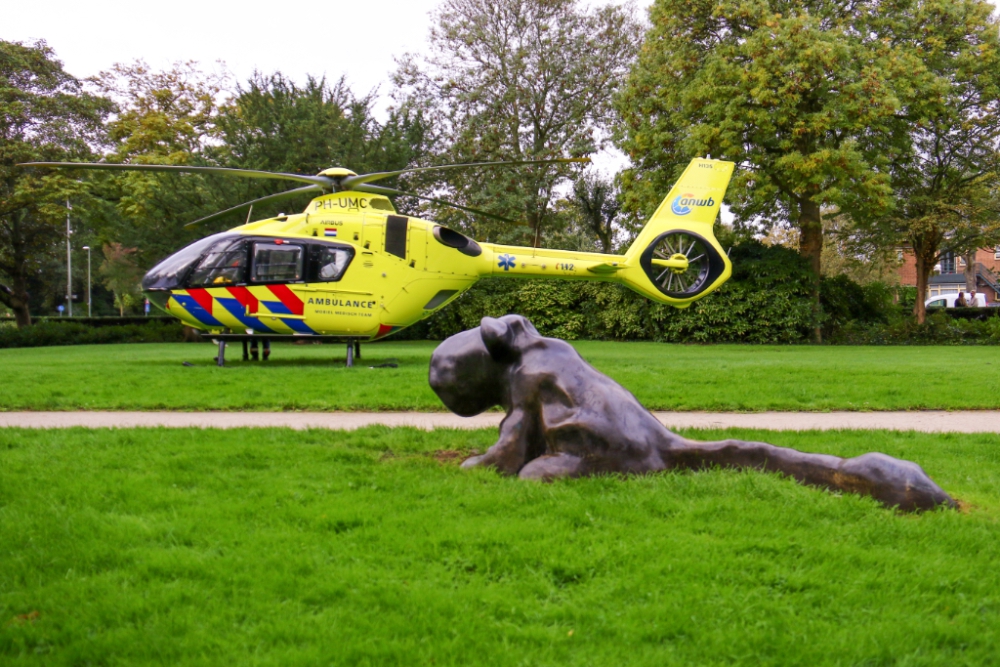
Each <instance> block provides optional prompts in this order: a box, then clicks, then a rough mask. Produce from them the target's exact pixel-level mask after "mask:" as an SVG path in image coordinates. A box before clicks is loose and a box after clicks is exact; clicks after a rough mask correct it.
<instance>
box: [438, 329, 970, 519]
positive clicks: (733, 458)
mask: <svg viewBox="0 0 1000 667" xmlns="http://www.w3.org/2000/svg"><path fill="white" fill-rule="evenodd" d="M430 384H431V387H432V388H433V389H434V391H435V393H437V395H438V396H439V397H440V398H441V400H442V402H444V404H445V405H446V406H447V407H448V408H449V409H450V410H451V411H452V412H455V413H456V414H459V415H462V416H465V417H471V416H473V415H476V414H479V413H481V412H483V411H485V410H488V409H489V408H491V407H493V406H497V405H499V406H502V407H503V408H504V409H505V410H506V412H507V416H506V417H505V418H504V420H503V423H502V424H501V425H500V438H499V439H498V440H497V442H496V444H494V445H493V446H492V447H490V448H489V450H488V451H487V452H486V453H485V454H482V455H480V456H473V457H472V458H469V459H467V460H466V461H465V462H464V463H463V464H462V467H465V468H468V467H472V466H489V467H492V468H495V469H496V470H498V471H500V472H501V473H504V474H507V475H519V476H520V477H522V478H524V479H542V480H551V479H554V478H557V477H580V476H584V475H594V474H602V473H626V474H628V473H649V472H656V471H659V470H668V469H699V468H707V467H713V466H719V467H729V468H757V469H761V470H766V471H773V472H780V473H783V474H785V475H788V476H789V477H793V478H795V479H796V480H798V481H799V482H802V483H803V484H809V485H813V486H819V487H823V488H827V489H833V490H839V491H848V492H852V493H859V494H862V495H868V496H871V497H873V498H875V499H876V500H878V501H880V502H881V503H883V504H884V505H886V506H889V507H898V508H899V509H901V510H905V511H915V510H925V509H932V508H934V507H937V506H939V505H945V506H947V507H955V506H956V503H955V501H954V500H952V498H951V497H950V496H949V495H948V494H947V493H945V492H944V491H943V490H941V488H940V487H939V486H938V485H937V484H935V483H934V482H933V481H932V480H931V479H930V477H928V476H927V474H926V473H925V472H924V471H923V469H922V468H921V467H920V466H919V465H917V464H916V463H913V462H910V461H903V460H900V459H896V458H893V457H891V456H886V455H885V454H878V453H872V454H864V455H862V456H857V457H854V458H850V459H842V458H840V457H836V456H829V455H825V454H808V453H804V452H799V451H796V450H794V449H789V448H786V447H776V446H774V445H769V444H767V443H763V442H747V441H743V440H723V441H719V442H698V441H695V440H688V439H687V438H682V437H681V436H679V435H677V434H675V433H673V432H671V431H670V430H668V429H667V428H666V427H665V426H663V424H661V423H660V422H659V420H657V419H656V417H654V416H653V415H652V414H651V413H650V412H649V411H648V410H647V409H646V408H644V407H643V406H642V405H641V404H640V403H639V401H638V400H636V398H635V397H634V396H633V395H632V394H631V393H630V392H629V391H628V390H626V389H625V388H624V387H622V386H621V385H619V384H618V383H617V382H615V381H614V380H612V379H611V378H609V377H607V376H606V375H604V374H602V373H600V372H598V371H597V370H596V369H595V368H593V367H592V366H591V365H590V364H588V363H587V362H586V361H584V360H583V358H582V357H580V355H579V354H578V353H577V351H576V350H575V349H574V348H573V347H572V346H571V345H569V344H568V343H566V342H565V341H562V340H559V339H555V338H545V337H543V336H541V335H540V334H539V333H538V331H537V330H535V327H534V326H532V324H531V322H529V321H528V320H527V319H526V318H524V317H522V316H520V315H506V316H504V317H501V318H499V319H494V318H491V317H486V318H484V319H483V320H482V323H481V324H480V326H478V327H476V328H475V329H470V330H468V331H464V332H462V333H459V334H456V335H454V336H451V337H450V338H448V339H447V340H445V341H444V342H442V343H441V344H440V345H439V346H438V347H437V349H436V350H435V351H434V354H433V356H432V357H431V365H430Z"/></svg>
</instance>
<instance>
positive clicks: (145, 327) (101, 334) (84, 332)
mask: <svg viewBox="0 0 1000 667" xmlns="http://www.w3.org/2000/svg"><path fill="white" fill-rule="evenodd" d="M183 339H184V330H183V328H182V327H181V325H180V324H179V323H177V322H176V321H174V322H163V321H160V320H158V319H157V320H155V321H152V322H149V323H143V324H119V325H111V326H99V327H95V326H89V325H87V324H82V323H79V322H59V321H58V320H55V321H40V322H36V323H35V324H33V325H32V326H30V327H25V328H23V329H16V328H12V327H0V348H11V347H48V346H52V345H108V344H114V343H176V342H180V341H182V340H183Z"/></svg>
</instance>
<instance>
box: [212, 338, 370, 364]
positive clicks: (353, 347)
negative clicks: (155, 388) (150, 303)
mask: <svg viewBox="0 0 1000 667" xmlns="http://www.w3.org/2000/svg"><path fill="white" fill-rule="evenodd" d="M201 337H202V339H203V340H210V341H212V342H213V343H216V344H217V345H218V346H219V353H218V355H217V356H216V357H215V364H216V365H217V366H225V365H226V341H229V340H239V341H247V340H260V339H261V338H267V339H268V340H339V341H341V342H344V343H347V367H348V368H351V367H353V366H354V360H355V359H360V358H361V341H360V340H359V339H358V338H355V337H352V336H315V335H310V336H295V335H289V334H284V335H282V334H277V335H268V336H259V335H255V334H232V333H226V334H212V333H203V334H201ZM244 361H245V360H244Z"/></svg>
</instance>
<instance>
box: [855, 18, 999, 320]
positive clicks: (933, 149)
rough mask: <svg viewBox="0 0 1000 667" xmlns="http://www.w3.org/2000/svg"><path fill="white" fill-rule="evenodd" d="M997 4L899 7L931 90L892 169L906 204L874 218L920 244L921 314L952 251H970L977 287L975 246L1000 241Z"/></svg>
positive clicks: (919, 79) (924, 88)
mask: <svg viewBox="0 0 1000 667" xmlns="http://www.w3.org/2000/svg"><path fill="white" fill-rule="evenodd" d="M993 9H994V8H993V6H992V5H991V4H990V3H988V2H986V1H985V0H955V1H953V0H949V1H947V2H945V1H944V0H924V1H921V2H914V3H912V4H911V5H910V6H909V7H908V12H907V13H906V14H905V15H901V16H899V17H897V20H900V21H903V20H905V21H906V23H907V24H908V25H909V29H908V30H907V32H906V33H902V35H903V37H902V39H901V40H900V41H901V42H902V43H904V44H905V45H906V47H907V48H908V50H910V51H911V52H912V53H914V54H916V55H917V56H918V58H919V62H918V66H916V67H914V72H915V76H914V79H915V81H916V84H917V89H918V90H920V91H921V94H920V95H918V96H915V97H914V98H913V101H912V103H911V105H910V108H909V110H908V111H909V113H908V114H907V116H905V117H901V118H900V122H901V123H902V124H905V126H904V127H903V128H902V130H901V131H905V132H906V134H907V135H908V137H909V139H910V142H909V145H908V148H907V150H906V151H903V152H901V153H899V154H898V155H897V156H896V157H895V159H894V160H893V162H892V165H891V170H890V172H889V173H890V174H891V176H892V188H893V191H894V193H895V195H896V198H897V200H898V202H899V204H898V206H897V207H896V208H895V210H893V211H892V212H891V213H890V214H889V215H886V216H883V217H882V218H879V219H876V220H874V221H872V223H871V224H869V225H868V227H869V229H871V230H872V231H873V232H877V231H878V228H879V227H880V226H881V227H882V229H881V231H882V233H883V234H885V235H886V236H885V237H886V238H887V241H888V242H890V243H896V244H906V245H909V246H910V247H911V248H912V249H913V252H914V255H915V258H916V269H917V300H916V303H915V304H914V315H915V316H916V318H917V321H918V322H920V323H923V322H924V319H925V317H926V310H925V308H924V301H925V300H926V298H927V283H928V280H929V278H930V275H931V272H932V271H933V269H934V265H935V264H936V263H937V262H938V261H940V259H941V257H942V254H943V253H945V252H951V253H954V255H955V256H963V255H964V256H966V257H967V261H966V281H967V285H968V283H969V282H970V280H969V279H970V278H971V285H969V287H970V288H971V289H974V288H975V262H974V259H972V255H974V253H975V251H976V249H978V248H981V247H985V246H993V245H995V244H996V243H998V242H1000V31H998V27H1000V21H998V19H997V18H996V17H994V16H993V15H992V12H993ZM970 260H971V261H970Z"/></svg>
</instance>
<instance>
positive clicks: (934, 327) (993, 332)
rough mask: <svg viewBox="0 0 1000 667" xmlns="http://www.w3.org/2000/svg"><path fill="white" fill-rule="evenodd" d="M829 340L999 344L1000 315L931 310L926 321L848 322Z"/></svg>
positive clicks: (835, 342) (867, 343)
mask: <svg viewBox="0 0 1000 667" xmlns="http://www.w3.org/2000/svg"><path fill="white" fill-rule="evenodd" d="M829 342H831V343H834V344H847V345H1000V317H987V318H984V319H981V320H979V319H957V318H953V317H950V316H949V315H948V314H946V313H932V314H930V315H928V316H927V319H926V320H925V321H924V322H923V323H918V322H917V321H916V320H915V319H912V318H897V319H895V320H892V321H890V322H888V323H865V322H859V321H851V322H846V323H845V324H843V325H842V326H841V327H840V328H838V329H836V330H835V331H833V332H832V333H831V335H830V340H829Z"/></svg>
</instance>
